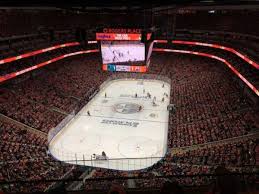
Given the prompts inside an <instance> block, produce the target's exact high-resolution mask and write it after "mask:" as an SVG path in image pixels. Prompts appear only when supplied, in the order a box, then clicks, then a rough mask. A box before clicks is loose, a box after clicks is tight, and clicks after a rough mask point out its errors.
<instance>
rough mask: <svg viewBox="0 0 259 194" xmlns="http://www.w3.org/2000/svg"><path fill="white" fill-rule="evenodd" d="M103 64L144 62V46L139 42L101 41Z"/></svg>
mask: <svg viewBox="0 0 259 194" xmlns="http://www.w3.org/2000/svg"><path fill="white" fill-rule="evenodd" d="M101 52H102V60H103V64H108V63H121V62H137V61H145V44H144V43H141V42H139V41H102V42H101Z"/></svg>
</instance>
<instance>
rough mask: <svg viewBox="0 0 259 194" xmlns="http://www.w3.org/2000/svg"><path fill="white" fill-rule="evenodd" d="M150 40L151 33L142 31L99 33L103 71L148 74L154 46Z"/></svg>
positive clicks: (104, 30) (117, 30)
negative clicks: (148, 64) (148, 65)
mask: <svg viewBox="0 0 259 194" xmlns="http://www.w3.org/2000/svg"><path fill="white" fill-rule="evenodd" d="M143 36H145V37H143ZM150 38H151V33H145V34H144V33H143V32H142V30H141V29H112V28H104V29H103V30H102V31H101V32H97V33H96V40H97V41H98V43H99V48H100V51H101V56H102V69H103V70H104V71H114V72H115V71H125V72H146V71H147V61H149V59H147V56H148V57H150V55H151V53H150V51H151V52H152V49H150V46H151V45H153V44H152V43H150V41H149V40H150ZM143 40H147V41H143ZM149 43H150V44H149ZM148 63H149V62H148Z"/></svg>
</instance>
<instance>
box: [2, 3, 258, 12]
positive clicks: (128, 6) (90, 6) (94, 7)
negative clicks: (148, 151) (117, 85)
mask: <svg viewBox="0 0 259 194" xmlns="http://www.w3.org/2000/svg"><path fill="white" fill-rule="evenodd" d="M258 3H259V1H258V0H224V1H220V0H199V1H197V0H22V1H21V0H1V1H0V7H20V8H21V7H45V8H50V9H52V8H57V9H71V10H80V11H82V12H91V11H141V10H146V9H150V8H152V9H155V8H168V7H170V8H178V7H185V6H208V5H246V4H258Z"/></svg>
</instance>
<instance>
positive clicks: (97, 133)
mask: <svg viewBox="0 0 259 194" xmlns="http://www.w3.org/2000/svg"><path fill="white" fill-rule="evenodd" d="M148 93H150V95H151V98H149V97H148ZM168 96H170V85H169V84H168V83H166V82H163V81H159V80H149V79H146V80H136V79H118V80H112V81H109V82H106V83H105V84H103V87H102V89H100V91H99V92H98V93H97V94H96V95H95V96H94V97H93V98H92V99H91V101H90V102H89V103H88V104H86V105H85V106H84V107H83V108H82V109H81V110H80V111H79V112H78V113H77V114H76V115H75V117H74V118H73V119H72V120H71V121H70V122H69V123H68V124H67V125H66V126H65V127H64V128H62V130H61V131H60V132H59V133H58V134H57V135H56V136H55V137H54V138H53V139H52V140H51V142H50V144H49V152H50V154H51V155H52V156H53V157H55V158H56V159H57V160H60V161H65V162H67V163H73V164H79V165H86V166H95V167H102V168H109V169H117V170H139V169H144V168H147V167H150V166H152V165H153V164H155V163H157V162H158V161H159V160H160V159H161V158H162V157H163V156H164V155H165V153H166V149H167V133H168V119H169V118H168V117H169V112H168V111H167V106H168V105H169V103H170V102H169V99H170V98H168ZM154 97H155V99H154ZM153 101H154V102H155V105H154V104H153ZM88 113H90V116H89V115H88ZM102 151H104V152H105V153H106V156H107V157H108V160H94V158H93V154H96V155H101V153H102ZM83 160H84V161H83Z"/></svg>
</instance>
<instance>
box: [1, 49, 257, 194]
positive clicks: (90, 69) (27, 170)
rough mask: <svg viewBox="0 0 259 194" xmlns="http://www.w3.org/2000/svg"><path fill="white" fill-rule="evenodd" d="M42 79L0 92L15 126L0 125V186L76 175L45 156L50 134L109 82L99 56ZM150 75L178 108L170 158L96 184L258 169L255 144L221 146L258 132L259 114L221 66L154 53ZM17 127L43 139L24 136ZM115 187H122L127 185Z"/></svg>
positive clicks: (51, 70) (100, 172)
mask: <svg viewBox="0 0 259 194" xmlns="http://www.w3.org/2000/svg"><path fill="white" fill-rule="evenodd" d="M46 57H47V55H46ZM43 58H44V57H43ZM38 60H41V59H38V58H37V57H36V58H35V62H37V61H38ZM44 60H45V59H44ZM39 71H42V72H41V73H39V74H38V75H36V76H31V77H30V78H29V79H27V80H25V81H23V82H21V83H18V84H14V83H11V82H10V83H7V84H5V85H2V86H1V91H0V113H1V114H3V115H5V116H7V117H9V118H11V119H14V120H15V121H18V122H20V124H19V123H18V124H17V123H16V124H10V121H9V122H7V121H6V122H3V123H2V122H1V124H0V137H1V140H2V141H1V142H0V159H1V160H0V169H1V170H0V180H5V181H8V180H22V179H28V180H37V179H41V178H45V179H51V178H52V179H53V178H61V177H63V176H64V175H65V174H66V173H67V172H69V171H70V170H71V169H73V168H75V167H74V166H73V165H60V163H58V162H55V161H54V159H52V158H51V157H50V156H48V155H47V147H48V144H47V140H46V137H47V133H48V132H49V130H50V129H51V128H53V127H55V126H56V125H57V124H58V123H60V122H61V121H62V119H64V117H65V115H64V113H70V112H71V111H73V110H74V109H75V107H77V105H78V103H79V102H80V100H81V99H82V98H83V96H84V95H85V94H86V93H87V92H88V91H89V90H90V89H91V88H95V87H98V86H99V85H100V84H101V83H102V82H104V81H105V80H106V79H107V78H108V77H109V75H111V74H110V73H109V72H104V71H102V70H101V64H100V61H99V55H98V54H91V55H84V56H83V57H82V56H75V57H72V58H70V59H67V60H64V61H59V62H57V63H55V64H52V65H50V66H47V67H45V68H43V69H42V70H39ZM148 73H151V74H160V75H164V76H167V77H169V78H171V99H170V101H171V103H173V104H175V105H176V112H175V114H170V123H169V129H168V136H169V137H168V152H169V153H168V154H167V155H166V157H165V158H164V159H163V160H161V161H160V162H158V163H157V164H156V165H154V166H152V167H150V168H148V169H145V170H143V171H136V172H135V171H133V172H130V173H126V172H119V171H113V170H107V169H95V170H96V172H95V173H94V174H93V177H114V176H116V177H118V176H119V177H120V176H121V177H127V176H135V177H141V176H142V177H152V176H154V177H155V176H156V175H161V176H163V175H164V176H169V175H199V174H211V173H214V170H215V168H216V166H217V165H222V164H223V165H225V166H226V167H231V169H232V168H234V167H238V168H239V169H242V168H247V166H254V165H255V158H256V156H255V147H256V145H257V144H258V142H256V140H255V139H253V138H251V137H250V139H249V140H243V139H242V138H240V141H235V142H234V143H233V142H227V143H226V142H224V140H226V139H228V141H230V140H231V139H234V138H238V137H242V136H245V135H249V134H250V133H253V132H255V131H256V130H258V128H259V126H258V120H257V118H258V116H257V115H258V112H256V110H255V108H254V107H253V106H252V105H251V104H249V103H248V102H247V100H246V98H245V97H244V96H243V95H242V91H241V90H240V89H239V88H238V86H236V85H235V84H234V82H233V80H232V77H233V76H234V75H233V74H232V73H231V72H229V71H227V70H226V69H225V66H224V64H222V63H220V62H217V61H215V60H212V59H207V58H202V57H196V56H190V55H184V54H170V55H168V54H161V53H159V54H158V53H153V55H152V58H151V64H150V69H149V72H148ZM21 123H22V124H25V125H27V126H28V127H32V128H34V129H35V130H36V131H39V132H43V134H45V135H46V136H44V135H43V136H42V135H40V134H35V133H33V132H32V131H30V130H28V129H26V130H25V129H21ZM220 141H223V142H222V143H220ZM213 142H217V144H216V145H211V146H207V147H206V146H205V147H202V148H199V149H194V150H191V149H190V150H189V151H186V152H183V153H178V154H176V155H174V154H171V153H170V151H171V149H177V148H182V147H186V146H196V145H199V144H206V143H213ZM71 176H73V173H72V175H71ZM212 180H213V179H212V178H211V177H195V178H193V177H188V178H186V177H185V178H178V179H177V181H178V182H179V183H180V184H182V185H204V184H205V185H206V184H209V183H211V181H212ZM113 182H115V183H118V184H120V185H123V186H125V185H127V181H125V180H114V181H113ZM163 182H164V181H158V180H157V179H153V180H152V179H137V180H135V184H136V186H137V187H160V186H161V185H162V184H163ZM49 184H50V183H39V184H37V183H35V185H34V186H31V185H30V187H29V188H28V187H27V186H26V184H25V185H22V184H20V185H19V184H16V185H15V186H14V187H15V189H16V190H17V191H18V190H19V191H29V190H30V191H36V190H39V191H43V190H44V189H46V188H47V187H48V186H49ZM95 184H97V185H95ZM95 184H93V183H92V184H91V183H88V184H86V185H85V187H86V188H85V189H86V190H91V189H96V188H100V187H102V188H105V187H107V188H108V187H109V186H110V184H111V182H107V183H105V182H101V181H100V182H97V183H95ZM125 187H126V186H125ZM2 189H3V190H8V188H2ZM12 189H14V188H12ZM15 189H14V190H11V191H16V190H15ZM0 190H1V188H0Z"/></svg>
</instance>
